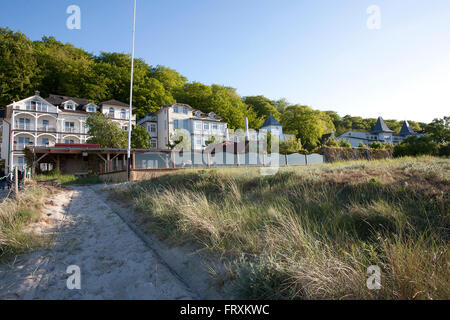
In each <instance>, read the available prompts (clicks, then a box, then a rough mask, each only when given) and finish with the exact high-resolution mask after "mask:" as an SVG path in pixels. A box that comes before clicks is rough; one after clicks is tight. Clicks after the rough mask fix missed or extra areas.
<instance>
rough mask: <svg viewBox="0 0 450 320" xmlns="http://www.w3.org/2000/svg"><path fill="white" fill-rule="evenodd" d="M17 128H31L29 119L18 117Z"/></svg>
mask: <svg viewBox="0 0 450 320" xmlns="http://www.w3.org/2000/svg"><path fill="white" fill-rule="evenodd" d="M18 129H24V130H30V129H31V124H30V119H27V118H20V119H19V128H18Z"/></svg>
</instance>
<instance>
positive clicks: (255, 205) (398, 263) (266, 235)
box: [111, 157, 450, 299]
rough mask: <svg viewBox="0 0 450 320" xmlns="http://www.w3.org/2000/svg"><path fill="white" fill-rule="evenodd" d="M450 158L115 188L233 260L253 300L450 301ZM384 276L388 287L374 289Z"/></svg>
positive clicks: (217, 174) (163, 226)
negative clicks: (372, 273) (372, 277)
mask: <svg viewBox="0 0 450 320" xmlns="http://www.w3.org/2000/svg"><path fill="white" fill-rule="evenodd" d="M449 186H450V160H449V159H440V158H432V157H421V158H417V159H414V158H402V159H395V160H385V161H371V162H366V161H361V162H346V163H334V164H324V165H318V166H310V167H301V168H282V169H280V170H279V171H278V172H277V173H276V174H274V175H269V176H264V175H261V174H260V172H259V170H258V169H211V170H197V171H186V172H178V173H175V174H171V175H167V176H162V177H159V178H156V179H152V180H150V181H144V182H141V183H137V184H135V185H133V186H131V187H127V188H122V189H114V190H112V191H111V192H114V197H115V198H121V199H123V200H124V201H132V202H133V203H134V204H135V206H136V207H137V208H138V209H139V212H141V213H142V214H144V215H146V216H147V217H148V218H149V219H151V221H153V226H154V228H155V229H154V231H155V232H157V234H159V236H160V237H162V238H165V239H166V240H167V241H171V242H172V243H175V244H183V243H185V242H186V241H192V242H196V243H199V244H201V245H202V246H203V247H204V248H205V249H206V250H211V251H212V252H215V253H219V254H221V255H222V256H225V257H228V258H229V259H230V260H231V262H232V268H230V270H229V271H228V272H229V274H227V275H224V274H221V275H220V277H222V278H225V277H227V279H228V278H229V279H231V281H233V288H234V290H235V291H234V294H235V295H237V297H239V298H245V299H449V298H450V272H449V270H450V268H449V258H450V256H449V251H448V244H449V236H450V233H449V227H450V219H449V189H450V187H449ZM370 265H377V266H379V267H380V268H381V272H382V273H381V285H382V287H381V289H380V290H369V289H368V288H367V286H366V280H367V278H368V276H367V275H366V272H367V268H368V267H369V266H370Z"/></svg>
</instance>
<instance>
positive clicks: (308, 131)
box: [281, 105, 335, 151]
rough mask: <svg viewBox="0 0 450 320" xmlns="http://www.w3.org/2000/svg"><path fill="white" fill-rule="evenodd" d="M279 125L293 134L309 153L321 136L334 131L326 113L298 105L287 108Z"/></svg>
mask: <svg viewBox="0 0 450 320" xmlns="http://www.w3.org/2000/svg"><path fill="white" fill-rule="evenodd" d="M281 123H282V125H283V127H284V130H285V131H286V132H292V133H295V134H296V136H297V138H299V139H300V140H301V141H302V143H303V146H304V148H305V149H307V150H309V151H311V150H312V149H314V148H315V147H317V145H318V144H319V143H320V138H321V137H322V135H323V134H325V133H329V132H331V130H334V129H335V128H334V125H333V122H332V121H331V118H330V117H329V116H328V115H327V114H326V113H323V112H321V111H317V110H313V109H311V108H310V107H308V106H300V105H293V106H289V107H288V108H287V109H286V110H285V111H284V113H283V115H282V117H281Z"/></svg>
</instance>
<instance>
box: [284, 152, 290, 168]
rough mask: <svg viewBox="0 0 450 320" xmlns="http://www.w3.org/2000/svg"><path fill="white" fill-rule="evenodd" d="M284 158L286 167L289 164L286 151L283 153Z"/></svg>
mask: <svg viewBox="0 0 450 320" xmlns="http://www.w3.org/2000/svg"><path fill="white" fill-rule="evenodd" d="M284 159H285V160H286V167H287V166H288V165H289V161H288V155H287V153H286V154H285V155H284Z"/></svg>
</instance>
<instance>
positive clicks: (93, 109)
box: [87, 104, 95, 112]
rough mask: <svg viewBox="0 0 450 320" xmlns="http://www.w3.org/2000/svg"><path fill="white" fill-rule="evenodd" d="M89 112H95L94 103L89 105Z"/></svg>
mask: <svg viewBox="0 0 450 320" xmlns="http://www.w3.org/2000/svg"><path fill="white" fill-rule="evenodd" d="M87 112H95V107H94V106H93V105H92V104H90V105H88V107H87Z"/></svg>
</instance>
